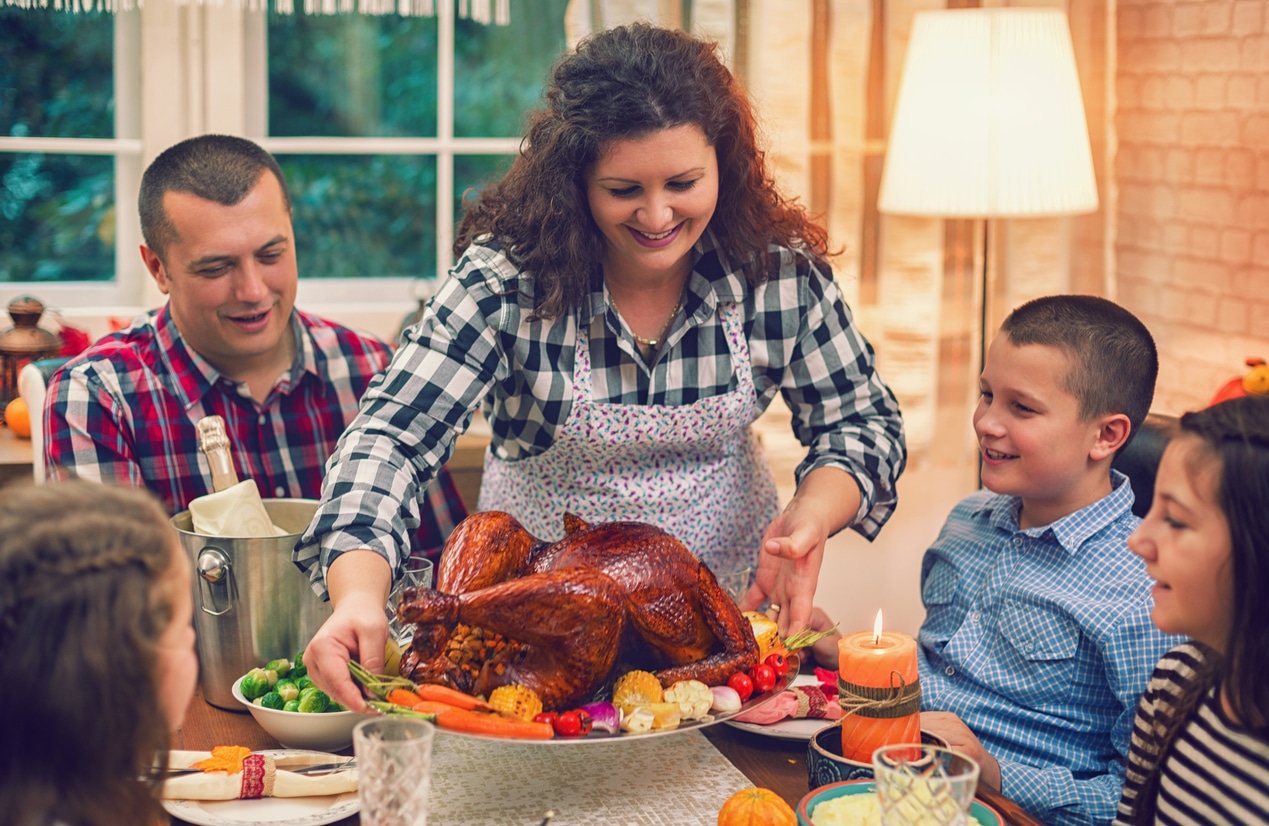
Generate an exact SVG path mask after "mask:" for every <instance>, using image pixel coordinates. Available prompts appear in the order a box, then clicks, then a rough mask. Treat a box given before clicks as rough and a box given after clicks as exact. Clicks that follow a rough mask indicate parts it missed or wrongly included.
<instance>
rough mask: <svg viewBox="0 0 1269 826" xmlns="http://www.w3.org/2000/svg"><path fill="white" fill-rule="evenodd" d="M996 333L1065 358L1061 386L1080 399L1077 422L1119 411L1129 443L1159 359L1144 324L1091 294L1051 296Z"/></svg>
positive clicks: (1146, 408) (1017, 314)
mask: <svg viewBox="0 0 1269 826" xmlns="http://www.w3.org/2000/svg"><path fill="white" fill-rule="evenodd" d="M1000 331H1001V332H1002V333H1005V334H1007V335H1008V336H1009V340H1010V341H1011V342H1013V343H1014V344H1015V345H1019V346H1021V345H1024V344H1043V345H1046V346H1048V347H1056V348H1058V349H1060V350H1062V351H1063V352H1064V353H1066V354H1067V356H1068V357H1069V358H1070V361H1071V367H1070V369H1069V370H1068V371H1067V374H1066V377H1065V379H1064V380H1063V382H1062V387H1063V389H1064V390H1066V391H1067V392H1068V393H1070V394H1071V395H1073V396H1074V397H1075V398H1076V399H1078V400H1079V405H1080V418H1081V419H1083V420H1085V421H1088V420H1090V419H1093V418H1096V417H1098V416H1103V415H1106V414H1107V413H1123V414H1124V415H1126V416H1127V417H1128V420H1129V421H1130V422H1131V423H1132V431H1131V434H1130V435H1129V438H1130V439H1131V437H1132V435H1135V434H1136V432H1137V429H1138V428H1139V427H1141V423H1142V422H1143V421H1145V418H1146V414H1147V413H1149V412H1150V403H1151V401H1152V400H1153V399H1154V382H1155V378H1156V377H1157V376H1158V374H1159V355H1158V352H1157V351H1156V349H1155V346H1154V338H1152V337H1151V335H1150V331H1149V330H1147V329H1146V325H1144V324H1142V323H1141V320H1140V319H1138V318H1137V317H1136V316H1135V315H1133V314H1132V313H1130V312H1128V311H1127V310H1125V309H1124V308H1123V307H1120V306H1119V305H1118V304H1116V303H1114V302H1113V301H1107V300H1106V299H1104V298H1098V297H1097V296H1093V295H1050V296H1045V297H1044V298H1037V299H1035V300H1034V301H1028V302H1027V303H1026V304H1023V305H1022V306H1020V307H1018V308H1017V309H1015V310H1014V311H1013V312H1012V313H1010V314H1009V316H1008V318H1006V319H1005V321H1004V323H1003V324H1002V325H1000ZM1125 444H1126V442H1125Z"/></svg>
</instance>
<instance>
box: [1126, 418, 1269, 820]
mask: <svg viewBox="0 0 1269 826" xmlns="http://www.w3.org/2000/svg"><path fill="white" fill-rule="evenodd" d="M1180 434H1181V435H1185V434H1188V435H1191V436H1195V437H1197V438H1199V439H1201V440H1202V442H1203V446H1204V451H1203V452H1202V453H1200V454H1199V455H1198V458H1197V460H1196V461H1197V462H1204V461H1213V462H1216V463H1218V464H1219V467H1220V472H1219V476H1218V480H1217V491H1216V501H1217V503H1218V504H1219V505H1220V508H1221V510H1222V511H1223V512H1224V513H1225V519H1226V521H1227V522H1228V523H1229V538H1230V564H1231V565H1232V566H1233V571H1232V574H1233V582H1234V612H1233V614H1234V615H1233V624H1232V626H1231V627H1232V629H1233V630H1232V633H1231V634H1230V639H1229V640H1227V641H1226V644H1225V653H1224V655H1223V656H1222V655H1221V654H1218V653H1217V652H1215V651H1212V650H1210V649H1206V650H1205V651H1204V661H1203V665H1202V666H1201V667H1200V668H1199V672H1198V674H1197V675H1196V677H1195V679H1194V684H1193V688H1192V690H1191V691H1189V692H1188V693H1187V694H1186V695H1184V697H1182V698H1181V701H1180V702H1179V703H1178V706H1177V707H1176V708H1175V709H1174V711H1173V713H1172V715H1171V718H1170V722H1169V724H1168V725H1167V726H1166V727H1165V728H1164V730H1163V732H1162V733H1161V734H1160V736H1159V737H1158V738H1157V740H1156V743H1157V745H1156V747H1155V749H1154V751H1155V753H1156V754H1157V755H1158V756H1157V758H1156V761H1155V769H1154V771H1152V772H1151V773H1150V775H1149V776H1148V777H1147V778H1146V782H1145V783H1144V784H1143V785H1142V788H1141V790H1140V792H1139V793H1138V794H1137V799H1136V803H1135V806H1134V811H1133V816H1132V820H1131V822H1133V823H1152V822H1153V821H1154V815H1155V810H1156V807H1157V798H1158V793H1159V782H1160V777H1161V775H1162V769H1163V765H1164V763H1165V762H1166V760H1167V757H1168V754H1169V753H1170V751H1171V750H1172V747H1173V745H1174V744H1175V742H1176V739H1177V737H1178V735H1179V733H1180V731H1181V729H1182V728H1183V727H1184V725H1185V723H1186V722H1187V721H1188V720H1189V718H1190V716H1191V715H1192V714H1193V713H1194V710H1195V709H1196V708H1197V707H1198V705H1199V704H1200V703H1201V702H1202V700H1203V697H1204V696H1206V694H1207V692H1208V691H1209V690H1210V689H1211V688H1212V686H1215V685H1219V686H1221V691H1222V692H1223V694H1224V696H1225V697H1226V699H1228V701H1229V706H1230V709H1231V710H1232V711H1233V713H1234V716H1235V717H1236V718H1237V719H1238V721H1239V724H1240V725H1241V726H1243V727H1245V728H1246V729H1248V730H1250V731H1251V733H1252V734H1254V735H1255V736H1256V737H1258V738H1260V739H1269V680H1266V679H1265V665H1264V664H1265V663H1266V662H1269V396H1244V397H1242V398H1238V399H1230V400H1229V401H1225V402H1221V403H1220V404H1217V405H1213V406H1212V407H1208V408H1206V409H1204V410H1199V411H1196V412H1194V413H1186V414H1185V415H1184V416H1182V417H1181V422H1180ZM1197 470H1198V468H1192V469H1191V472H1192V473H1193V472H1195V471H1197Z"/></svg>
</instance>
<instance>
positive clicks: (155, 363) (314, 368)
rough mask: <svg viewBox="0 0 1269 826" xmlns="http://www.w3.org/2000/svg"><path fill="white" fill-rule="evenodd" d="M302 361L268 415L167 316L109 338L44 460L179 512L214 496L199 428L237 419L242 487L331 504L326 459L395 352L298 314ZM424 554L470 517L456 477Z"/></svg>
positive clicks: (431, 498) (149, 317)
mask: <svg viewBox="0 0 1269 826" xmlns="http://www.w3.org/2000/svg"><path fill="white" fill-rule="evenodd" d="M291 328H292V330H293V332H294V334H295V336H296V344H297V346H296V348H295V349H296V355H295V362H294V363H293V364H292V366H291V369H290V370H289V371H288V372H287V373H286V374H284V375H283V376H281V377H280V378H279V379H278V381H277V384H276V385H274V387H273V390H272V391H271V392H270V393H269V396H268V398H267V399H266V400H265V402H264V403H263V404H258V403H256V401H255V400H254V399H252V397H251V394H250V392H249V391H248V389H247V386H246V385H245V384H242V383H239V382H235V381H232V380H230V379H228V378H226V377H225V376H223V375H221V374H220V372H219V371H217V370H216V368H214V367H212V366H211V365H210V364H208V363H207V361H206V360H205V359H203V358H202V357H201V356H200V355H199V354H198V353H196V352H195V351H194V350H193V349H192V348H191V347H190V346H189V345H188V344H187V343H186V342H185V341H184V339H182V338H181V335H180V332H179V331H178V330H177V329H176V325H175V324H174V323H173V321H172V315H171V312H170V310H169V309H168V308H167V306H166V305H165V306H164V307H163V308H162V309H160V310H153V311H151V312H149V313H147V314H145V315H143V316H140V317H138V318H137V319H136V320H134V321H133V322H132V324H131V326H129V327H127V328H125V329H123V330H120V331H119V332H117V333H113V334H111V335H109V336H106V337H105V338H103V339H102V340H100V341H98V342H97V343H96V344H94V345H93V346H92V347H90V348H89V349H88V350H87V351H85V352H84V353H82V354H81V355H79V356H78V357H76V358H75V359H74V360H73V361H71V362H69V363H68V364H66V365H65V366H64V367H63V368H62V369H61V370H58V371H57V373H56V374H55V375H54V376H53V378H52V380H51V381H50V382H49V387H48V396H47V399H46V401H45V406H44V432H45V434H46V436H45V441H44V460H45V464H46V466H47V469H48V476H49V478H50V479H52V480H60V479H67V478H71V477H78V478H81V479H89V480H93V481H98V482H109V483H114V484H125V485H131V486H135V487H146V488H149V490H150V491H152V492H153V493H154V494H155V495H157V496H158V497H159V498H161V499H162V500H163V502H164V504H165V505H166V506H167V508H168V509H169V511H170V512H172V513H176V512H179V511H182V510H185V509H186V508H187V507H188V506H189V502H190V500H192V499H195V498H196V497H199V496H203V495H204V494H207V493H210V492H211V491H212V488H211V471H210V469H209V467H208V465H207V458H206V456H204V455H203V453H202V451H200V450H199V449H198V434H197V432H196V430H195V425H196V423H197V422H198V420H199V419H201V418H203V417H204V416H208V415H211V414H216V415H218V416H221V417H223V418H224V420H225V425H226V428H227V429H228V432H229V438H230V442H231V444H232V450H233V458H234V464H235V466H236V468H237V470H238V476H239V478H243V479H248V478H249V479H251V480H253V481H254V482H255V483H256V486H257V487H258V488H259V489H260V495H261V496H262V497H264V498H266V499H273V498H287V497H297V498H303V499H318V498H320V497H321V491H322V477H323V475H324V471H325V465H326V459H327V457H329V456H330V455H331V453H332V452H333V451H334V449H335V443H336V442H337V441H338V440H339V437H340V435H341V434H342V433H343V432H344V429H345V428H346V427H347V426H348V424H349V423H350V422H352V420H353V417H355V416H356V415H357V409H358V402H359V400H360V399H361V395H362V393H364V392H365V390H366V387H367V386H369V384H370V380H371V379H372V378H373V377H374V376H375V374H376V373H378V372H379V371H380V370H382V369H383V367H384V366H385V365H386V364H387V363H388V360H389V359H390V358H391V355H392V350H391V348H390V347H389V346H388V345H387V344H385V343H384V342H382V341H380V340H378V339H375V338H370V337H367V336H363V335H359V334H357V333H354V332H353V331H351V330H349V329H346V328H344V327H340V326H338V325H335V324H331V323H330V322H327V321H324V320H322V319H320V318H318V317H316V316H312V315H308V314H306V313H303V312H300V311H299V310H296V311H294V314H293V315H292V321H291ZM420 494H421V495H420V499H421V500H422V501H420V503H419V505H420V507H419V516H420V520H421V524H420V526H419V529H418V531H417V532H416V533H415V538H416V546H415V547H414V548H412V549H411V550H412V554H415V555H418V554H424V553H426V554H435V553H439V549H440V547H441V545H442V544H444V541H445V538H446V537H447V536H448V535H449V532H450V531H451V530H452V529H453V527H454V525H456V524H457V523H458V522H459V521H461V520H462V518H463V517H464V515H465V513H466V512H465V509H464V507H463V503H462V500H461V499H460V498H459V495H458V491H457V489H456V488H455V487H454V483H453V481H452V480H451V479H450V477H449V474H448V473H442V474H441V475H439V476H437V477H435V478H434V479H433V480H432V481H431V482H430V483H429V484H428V486H427V488H426V490H425V491H421V492H420Z"/></svg>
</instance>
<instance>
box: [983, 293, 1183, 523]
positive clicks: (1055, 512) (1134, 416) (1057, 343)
mask: <svg viewBox="0 0 1269 826" xmlns="http://www.w3.org/2000/svg"><path fill="white" fill-rule="evenodd" d="M1157 372H1158V358H1157V355H1156V351H1155V346H1154V340H1153V339H1152V338H1151V336H1150V333H1149V331H1147V330H1146V328H1145V326H1144V325H1143V324H1142V323H1141V322H1140V321H1139V320H1138V319H1137V318H1136V317H1135V316H1133V315H1132V313H1130V312H1128V311H1127V310H1125V309H1123V308H1122V307H1119V306H1118V305H1116V304H1114V303H1113V302H1110V301H1107V300H1105V299H1103V298H1097V297H1094V296H1086V295H1059V296H1048V297H1045V298H1039V299H1036V300H1034V301H1031V302H1028V303H1027V304H1024V305H1022V306H1020V307H1018V308H1017V309H1015V310H1014V311H1013V312H1012V313H1010V314H1009V316H1008V318H1006V319H1005V321H1004V324H1003V325H1002V326H1001V330H1000V334H999V335H998V336H997V337H996V339H995V340H994V341H993V342H992V344H991V347H990V349H989V350H988V352H987V357H986V362H985V365H984V368H983V375H982V377H981V380H980V382H981V390H982V395H981V398H980V400H979V404H978V407H977V409H976V410H975V411H974V430H975V434H976V435H977V437H978V442H979V448H980V451H981V456H982V479H983V484H984V485H985V486H986V487H988V488H990V489H991V490H993V491H995V492H997V493H1007V494H1012V495H1016V496H1018V497H1020V498H1021V499H1022V511H1021V514H1020V517H1019V518H1020V521H1021V523H1022V525H1023V527H1032V526H1036V525H1043V524H1048V523H1050V522H1052V521H1054V520H1056V519H1059V518H1061V517H1063V516H1066V515H1068V514H1070V513H1073V512H1075V511H1077V510H1079V509H1080V508H1083V507H1085V506H1087V505H1090V504H1092V503H1093V502H1096V501H1097V500H1099V499H1101V498H1102V497H1104V496H1105V495H1106V494H1108V493H1109V492H1110V490H1111V483H1110V473H1109V467H1110V463H1111V460H1112V459H1113V458H1114V455H1115V453H1116V452H1117V451H1118V450H1119V449H1120V448H1122V447H1123V445H1124V444H1126V443H1127V441H1128V439H1129V438H1131V435H1132V433H1133V432H1135V431H1136V429H1137V427H1138V426H1139V425H1140V424H1141V422H1142V421H1143V420H1144V419H1145V416H1146V414H1147V412H1149V408H1150V400H1151V398H1152V397H1153V395H1154V381H1155V376H1156V374H1157Z"/></svg>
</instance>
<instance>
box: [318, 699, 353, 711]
mask: <svg viewBox="0 0 1269 826" xmlns="http://www.w3.org/2000/svg"><path fill="white" fill-rule="evenodd" d="M347 710H348V706H341V705H340V704H339V703H337V702H335V701H334V700H331V701H330V705H328V706H327V707H326V711H325V712H324V713H325V714H330V713H331V712H334V711H347Z"/></svg>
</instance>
